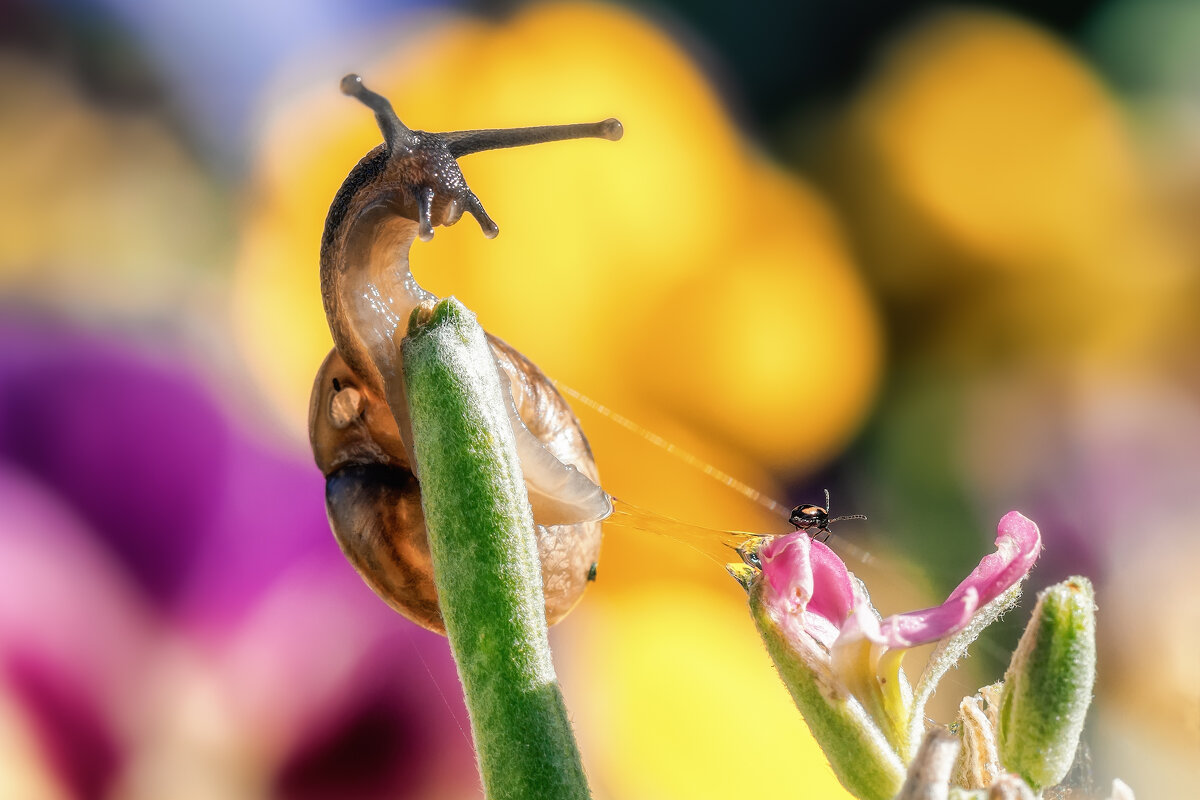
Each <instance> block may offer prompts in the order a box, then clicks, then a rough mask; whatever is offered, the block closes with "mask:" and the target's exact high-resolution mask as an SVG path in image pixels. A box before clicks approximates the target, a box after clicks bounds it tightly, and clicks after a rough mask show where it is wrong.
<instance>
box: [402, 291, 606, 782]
mask: <svg viewBox="0 0 1200 800" xmlns="http://www.w3.org/2000/svg"><path fill="white" fill-rule="evenodd" d="M402 346H403V356H404V376H405V384H406V386H407V392H408V403H409V409H410V413H411V417H412V429H413V444H414V449H415V452H416V468H417V475H418V478H419V480H420V482H421V505H422V507H423V509H424V511H425V524H426V526H427V528H428V530H429V548H430V552H431V554H432V556H433V574H434V581H435V583H436V584H437V589H438V597H439V603H440V605H441V611H442V618H443V619H444V620H445V623H446V635H447V636H448V638H449V639H450V647H451V649H452V651H453V653H454V658H455V661H456V662H457V663H458V672H459V676H460V677H461V678H462V683H463V690H464V692H465V694H466V700H467V708H468V710H469V711H470V715H471V730H472V733H473V734H474V737H475V747H476V751H477V753H478V757H479V770H480V775H481V777H482V779H483V786H484V791H485V792H486V794H487V796H488V797H489V798H491V800H518V799H520V800H524V799H525V798H532V797H538V798H551V799H553V800H557V799H558V798H563V799H564V800H565V799H566V798H571V800H576V799H577V798H588V797H590V796H591V794H590V792H589V790H588V786H587V779H586V777H585V776H584V772H583V765H582V763H581V761H580V758H579V750H578V747H577V746H576V743H575V737H574V734H573V733H572V731H571V725H570V722H569V721H568V719H567V710H566V706H565V704H564V703H563V699H562V693H561V691H560V690H559V687H558V680H557V678H556V677H555V674H554V665H553V664H552V663H551V660H550V645H549V642H548V640H547V638H546V617H545V610H544V600H543V597H542V579H541V570H540V567H539V560H538V552H537V543H536V540H535V538H534V528H533V514H532V512H531V511H530V508H529V500H528V496H527V493H526V489H525V484H524V480H523V478H522V476H521V467H520V463H519V462H518V461H517V455H516V445H515V440H514V436H513V431H512V425H511V423H510V422H509V418H508V414H507V411H506V407H505V405H504V404H505V403H506V402H508V400H507V398H506V397H505V395H504V393H503V390H502V387H501V384H500V375H499V373H498V371H497V368H496V363H495V360H494V358H493V356H492V351H491V348H490V347H489V346H488V344H487V341H486V338H485V336H484V333H483V330H482V329H481V328H480V327H479V325H478V323H476V321H475V316H474V315H473V314H472V313H471V312H470V311H468V310H467V309H466V308H465V307H463V305H462V304H461V303H459V302H458V301H457V300H455V299H454V298H449V299H447V300H443V301H441V302H439V303H438V304H437V305H436V306H435V307H434V308H433V310H432V311H429V310H427V309H421V308H418V309H417V310H416V311H414V313H413V315H412V318H411V320H410V322H409V331H408V336H407V337H406V338H405V339H404V342H403V345H402Z"/></svg>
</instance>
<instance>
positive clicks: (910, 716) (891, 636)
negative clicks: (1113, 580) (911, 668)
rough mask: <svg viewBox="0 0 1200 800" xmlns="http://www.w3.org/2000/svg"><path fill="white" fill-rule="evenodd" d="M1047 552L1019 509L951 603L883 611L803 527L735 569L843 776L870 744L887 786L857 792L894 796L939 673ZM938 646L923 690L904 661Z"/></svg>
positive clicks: (766, 635)
mask: <svg viewBox="0 0 1200 800" xmlns="http://www.w3.org/2000/svg"><path fill="white" fill-rule="evenodd" d="M1041 549H1042V540H1041V534H1040V533H1039V532H1038V528H1037V525H1035V524H1034V523H1033V522H1032V521H1031V520H1029V519H1026V518H1025V517H1024V516H1022V515H1021V514H1020V513H1018V512H1016V511H1011V512H1009V513H1008V514H1006V515H1005V516H1004V517H1003V518H1002V519H1001V520H1000V524H999V526H998V530H997V535H996V552H994V553H992V554H991V555H988V556H986V557H985V558H984V559H983V560H982V561H980V562H979V566H977V567H976V568H975V570H974V571H972V572H971V574H970V575H968V576H967V577H966V579H965V580H964V581H963V582H962V583H960V584H959V585H958V587H957V588H956V589H955V590H954V591H953V592H951V594H950V596H949V597H948V598H946V601H945V602H944V603H942V604H941V605H939V606H935V607H933V608H926V609H922V610H920V611H910V612H908V613H905V614H896V615H894V616H890V617H887V618H886V619H881V618H880V615H879V612H877V611H876V610H875V608H874V607H873V606H872V605H871V601H870V598H869V597H868V595H867V591H866V587H865V586H864V585H863V584H862V582H861V581H859V580H858V578H856V577H855V576H854V575H853V573H851V572H850V571H849V570H848V569H847V568H846V565H845V564H844V563H842V561H841V559H839V558H838V557H837V555H836V554H835V553H834V552H833V551H832V550H830V549H829V548H828V547H826V546H825V545H824V544H822V543H820V542H817V541H815V540H813V539H812V538H810V537H809V536H808V535H807V534H805V533H800V532H797V533H795V534H791V535H789V536H782V537H778V538H776V539H772V540H770V541H768V542H766V543H765V544H762V545H760V546H758V547H757V548H753V549H751V550H750V551H749V552H747V554H746V557H747V562H748V563H749V564H751V565H752V566H753V567H754V569H751V570H747V569H746V568H745V567H742V566H741V565H738V566H737V567H736V568H733V569H731V571H733V572H734V574H735V577H738V578H739V580H741V581H742V582H743V585H746V586H747V588H748V590H749V592H750V603H751V608H752V610H753V612H754V616H755V619H756V621H757V622H758V625H759V630H760V632H761V633H762V635H763V638H764V641H765V642H766V643H767V648H768V650H769V651H771V655H772V657H773V658H774V659H775V662H776V666H777V667H778V668H779V672H780V675H781V676H782V677H783V679H784V683H785V684H787V685H788V688H789V690H790V691H791V692H792V696H793V698H794V699H795V700H796V703H797V705H798V706H800V710H801V712H802V713H803V714H804V716H805V718H806V720H808V722H809V725H810V727H813V728H814V734H816V735H817V739H818V740H819V741H821V742H822V744H823V745H825V746H826V755H828V756H829V758H830V762H831V764H832V765H833V767H834V769H835V771H837V772H838V773H839V777H842V779H843V783H846V780H847V778H850V779H851V780H858V779H861V775H854V776H850V775H848V774H846V773H847V772H848V771H853V770H851V769H850V767H851V766H852V763H847V764H845V765H842V764H839V763H838V762H839V761H840V760H842V759H843V758H844V759H845V760H847V761H848V762H856V763H857V764H858V766H857V767H855V769H857V770H858V771H860V772H861V764H862V755H863V753H862V747H863V746H865V747H866V748H867V749H868V750H870V751H872V752H873V754H874V756H875V757H876V760H877V761H878V763H879V766H880V769H881V772H880V775H879V776H878V777H879V781H878V782H877V783H878V785H876V786H874V787H868V788H867V789H865V790H864V791H863V792H862V793H860V794H859V796H874V795H878V796H889V797H890V796H891V795H892V794H894V792H895V789H897V788H898V786H899V783H898V782H899V780H901V779H902V777H903V764H906V763H907V762H909V761H910V760H911V759H912V757H913V755H914V752H915V750H916V747H917V746H918V745H919V744H920V741H921V737H922V734H923V732H924V708H925V702H926V701H927V700H928V698H929V697H930V696H931V695H932V694H933V690H934V688H936V685H937V682H938V680H940V678H941V676H942V675H943V674H944V673H945V672H946V670H947V669H949V668H950V667H951V666H952V665H953V664H954V663H955V662H956V661H957V660H958V658H959V657H960V656H961V655H962V654H963V652H965V650H966V647H967V645H968V644H970V642H971V641H973V640H974V639H975V637H976V636H978V634H979V632H980V631H982V629H983V628H984V627H986V626H987V625H988V624H990V623H991V622H992V621H993V620H995V619H996V617H997V616H999V615H1000V613H1001V612H1003V611H1004V610H1005V609H1007V608H1008V607H1009V606H1011V605H1012V603H1014V602H1015V601H1016V598H1017V595H1018V594H1019V584H1020V582H1021V581H1022V580H1023V579H1024V578H1025V576H1026V575H1027V574H1028V573H1029V570H1030V569H1031V568H1032V567H1033V564H1034V562H1035V561H1036V560H1037V557H1038V554H1039V552H1040V551H1041ZM760 570H761V571H760ZM930 642H940V643H941V644H940V645H939V647H938V648H937V649H936V650H935V652H934V654H933V656H931V657H930V660H929V664H928V666H927V667H926V669H925V670H924V673H923V674H922V676H921V677H920V679H919V680H918V682H917V684H916V687H915V689H914V687H913V685H912V684H910V683H909V680H908V677H907V676H906V675H905V673H904V670H903V669H902V667H901V661H902V660H903V657H904V653H905V652H906V651H907V650H908V649H909V648H912V647H915V646H917V645H921V644H927V643H930ZM830 711H832V712H833V714H832V715H831V714H830V713H829V712H830ZM814 720H815V723H814ZM829 724H832V725H833V728H835V729H837V730H835V731H834V732H833V733H831V734H830V735H822V734H821V733H819V732H818V731H817V730H816V727H817V726H827V725H829ZM847 736H849V738H850V739H854V740H856V741H854V742H849V741H848V740H847ZM839 740H840V741H842V742H844V743H847V744H848V746H847V747H846V748H845V752H831V747H830V745H829V743H830V742H834V745H833V747H832V749H833V750H835V751H836V750H838V747H837V742H838V741H839ZM893 783H894V784H895V786H894V788H893V786H892V784H893ZM847 786H848V787H849V784H847ZM856 793H858V792H856Z"/></svg>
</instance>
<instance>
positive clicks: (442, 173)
mask: <svg viewBox="0 0 1200 800" xmlns="http://www.w3.org/2000/svg"><path fill="white" fill-rule="evenodd" d="M341 88H342V92H343V94H347V95H350V96H351V97H355V98H357V99H358V100H360V101H361V102H362V103H363V104H364V105H365V106H367V108H369V109H371V110H372V111H374V112H375V120H376V122H378V123H379V129H380V130H381V131H382V132H383V139H384V146H385V148H386V150H387V157H388V160H389V167H391V168H393V169H394V171H395V180H397V181H398V182H399V183H400V184H401V186H402V188H403V189H404V190H405V191H404V195H405V196H406V197H407V198H411V203H412V207H411V208H405V209H402V213H403V214H404V216H408V217H409V218H410V219H415V220H416V221H417V236H418V237H419V238H420V239H421V241H423V242H427V241H429V240H430V239H432V238H433V227H434V225H453V224H454V223H456V222H458V220H459V218H461V217H462V215H463V213H464V212H465V213H469V214H470V215H471V216H473V217H475V220H476V221H477V222H478V223H479V227H480V228H481V229H482V230H483V235H484V236H486V237H488V238H489V239H491V238H493V237H494V236H495V235H496V234H497V233H499V232H500V229H499V228H498V227H497V226H496V223H495V222H493V221H492V218H491V217H489V216H488V214H487V212H486V211H485V210H484V208H483V204H482V203H480V202H479V198H478V197H476V196H475V193H474V192H472V191H471V189H470V187H469V186H467V181H466V179H465V178H464V177H463V174H462V170H460V169H459V167H458V159H459V158H461V157H462V156H465V155H470V154H471V153H478V152H480V151H483V150H499V149H501V148H505V147H520V146H523V145H527V144H541V143H543V142H556V141H562V140H564V139H608V140H609V141H616V140H618V139H620V138H621V135H622V133H623V132H624V129H623V128H622V126H621V123H620V122H619V121H618V120H615V119H606V120H603V121H602V122H592V123H583V124H577V125H542V126H536V127H530V128H505V129H486V130H473V131H453V132H450V133H429V132H428V131H415V130H412V129H411V128H409V127H408V126H407V125H405V124H404V123H403V122H401V121H400V118H399V117H398V116H397V115H396V111H395V109H393V108H392V104H391V103H390V102H388V100H387V98H385V97H384V96H382V95H380V94H376V93H375V92H373V91H371V90H370V89H368V88H367V87H366V86H365V85H363V82H362V78H360V77H359V76H358V75H353V74H351V75H347V76H346V77H344V78H342V83H341Z"/></svg>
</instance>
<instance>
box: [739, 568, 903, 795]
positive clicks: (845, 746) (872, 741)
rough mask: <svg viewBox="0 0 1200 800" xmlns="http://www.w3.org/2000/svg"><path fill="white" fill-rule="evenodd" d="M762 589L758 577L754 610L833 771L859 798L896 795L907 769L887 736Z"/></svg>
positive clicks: (770, 651) (765, 640) (778, 666)
mask: <svg viewBox="0 0 1200 800" xmlns="http://www.w3.org/2000/svg"><path fill="white" fill-rule="evenodd" d="M762 593H763V582H762V581H761V580H759V581H758V582H757V583H756V584H755V586H754V587H753V588H752V591H751V592H750V613H751V615H752V616H753V617H754V622H755V625H757V626H758V632H759V635H760V636H762V640H763V644H765V645H766V648H767V653H768V654H770V656H771V660H772V661H774V662H775V668H776V670H778V672H779V677H780V678H782V679H783V683H784V685H785V686H786V687H787V690H788V692H789V693H791V695H792V700H793V701H794V702H795V703H796V707H797V708H798V709H800V714H801V715H802V716H803V717H804V721H805V723H807V725H808V729H809V731H811V732H812V735H813V738H814V739H816V741H817V743H818V744H819V745H820V746H821V749H822V750H823V751H824V753H825V757H826V758H827V759H828V760H829V765H830V766H831V767H832V768H833V772H834V774H835V775H837V778H838V780H839V781H841V783H842V786H844V787H846V790H847V791H849V792H850V793H851V794H853V795H854V796H855V797H858V798H860V800H890V799H891V798H893V797H895V796H896V793H897V792H898V791H900V787H901V785H902V784H903V783H904V776H905V768H904V764H903V763H901V761H900V757H899V756H898V755H897V754H896V751H895V750H893V749H892V747H891V745H890V744H888V740H887V737H885V736H884V734H883V732H882V731H881V730H879V728H878V726H877V725H876V724H875V721H874V720H872V719H871V715H870V714H868V713H867V711H866V709H864V708H863V706H862V705H861V704H860V703H859V702H858V701H857V700H856V699H854V697H853V696H852V695H851V694H850V693H849V691H848V690H847V689H846V688H845V687H843V686H840V685H839V684H838V682H837V680H836V679H835V678H834V677H833V674H832V672H831V670H830V668H829V665H828V656H823V657H822V656H818V655H817V654H816V653H808V654H806V653H804V652H801V651H798V650H797V649H796V648H795V647H794V646H793V644H792V643H791V642H789V641H788V638H787V636H786V635H785V633H784V631H783V630H781V629H780V627H779V625H778V624H777V623H776V622H775V620H774V619H772V617H771V615H770V613H769V612H768V611H767V609H766V608H765V606H764V604H763V602H762ZM814 648H815V643H814ZM822 660H824V663H822Z"/></svg>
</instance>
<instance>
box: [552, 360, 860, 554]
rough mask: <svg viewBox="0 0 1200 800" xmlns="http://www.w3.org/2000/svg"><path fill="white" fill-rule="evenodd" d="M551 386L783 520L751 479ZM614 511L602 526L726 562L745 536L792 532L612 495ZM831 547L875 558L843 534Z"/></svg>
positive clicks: (784, 513)
mask: <svg viewBox="0 0 1200 800" xmlns="http://www.w3.org/2000/svg"><path fill="white" fill-rule="evenodd" d="M551 381H553V383H554V386H555V388H556V389H558V391H559V392H561V393H562V394H563V395H565V396H566V397H568V398H570V399H571V400H572V401H574V402H575V403H578V404H579V405H580V406H583V407H585V408H588V409H590V410H592V411H594V412H595V413H596V414H599V415H600V416H602V417H604V418H605V419H607V420H609V421H610V422H612V423H614V424H616V425H618V426H619V427H621V428H624V429H625V430H627V431H629V432H630V433H632V434H634V435H635V436H638V437H639V438H641V439H644V440H645V441H647V442H649V443H650V444H652V445H654V446H655V447H657V448H659V449H661V450H663V451H665V452H667V453H669V454H670V455H671V456H673V457H675V458H676V459H678V460H679V461H681V462H683V463H684V464H686V465H687V466H689V467H691V468H692V469H694V470H697V471H699V472H700V473H702V474H704V475H707V476H708V477H709V478H711V479H712V480H714V481H716V482H717V483H719V484H720V485H722V486H724V487H725V488H727V489H729V490H730V491H733V492H736V493H738V494H740V495H742V496H743V497H745V498H746V499H748V500H750V501H751V502H753V503H756V504H758V505H760V506H762V507H763V508H765V509H767V510H768V511H770V512H771V513H772V514H774V515H775V516H778V517H779V518H780V519H782V520H784V521H786V520H787V519H788V518H789V515H790V513H791V509H792V506H790V505H785V504H783V503H781V502H779V501H778V500H776V499H774V498H772V497H771V496H770V495H768V494H766V493H765V492H762V491H759V490H758V489H755V488H754V487H753V486H751V485H750V484H748V483H746V482H744V481H741V480H739V479H737V478H735V477H734V476H732V475H730V474H729V473H727V472H725V471H724V470H722V469H720V468H719V467H717V466H715V465H713V464H711V463H709V462H708V461H706V460H704V459H702V458H700V457H699V456H697V455H695V454H694V453H691V452H689V451H688V450H685V449H684V448H682V447H679V446H678V445H676V444H675V443H674V442H672V441H670V440H669V439H667V438H666V437H663V436H660V435H659V434H657V433H655V432H654V431H652V430H650V429H648V428H646V427H645V426H643V425H640V424H639V423H637V422H635V421H633V420H631V419H630V418H629V417H627V416H625V415H624V414H621V413H620V412H619V411H615V410H613V409H611V408H609V407H608V406H606V405H604V404H603V403H601V402H599V401H597V400H594V399H592V398H591V397H588V396H587V395H585V394H583V393H582V392H580V391H578V390H577V389H574V388H572V387H570V386H567V385H566V384H564V383H562V382H561V381H559V380H556V379H554V378H551ZM612 501H613V513H612V516H610V517H609V518H608V519H606V520H605V521H604V524H605V526H606V527H608V526H612V527H617V528H623V529H626V530H634V531H641V532H644V533H651V534H655V535H659V536H666V537H669V538H671V539H674V540H676V541H678V542H680V543H682V544H685V545H687V546H688V547H690V548H692V549H693V550H696V551H697V552H700V553H702V554H703V555H705V556H706V557H708V558H710V559H712V560H714V561H716V562H718V563H721V564H724V563H726V562H727V561H731V560H736V558H737V555H736V553H735V552H734V551H735V550H736V549H737V547H738V546H739V545H741V544H743V543H744V542H746V541H749V540H752V539H761V538H771V537H774V536H779V535H782V534H784V533H792V532H793V531H792V530H782V531H775V532H772V533H755V532H750V531H737V530H719V529H716V528H708V527H705V526H703V525H696V524H694V523H690V522H684V521H681V520H677V519H674V518H672V517H668V516H666V515H664V514H659V513H657V512H654V511H649V510H647V509H644V508H640V507H638V506H636V505H634V504H632V503H629V502H627V501H625V500H621V499H619V498H616V497H612ZM830 546H831V547H832V548H833V549H834V550H835V551H836V552H838V554H839V555H841V556H842V558H843V559H849V560H854V561H858V562H860V563H862V564H871V563H872V562H873V561H874V560H875V559H874V557H873V556H872V555H871V554H870V553H869V552H868V551H866V550H864V549H863V548H861V547H858V546H857V545H855V544H853V543H851V542H848V541H846V540H845V539H844V538H835V539H834V540H833V541H832V542H831V543H830Z"/></svg>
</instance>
